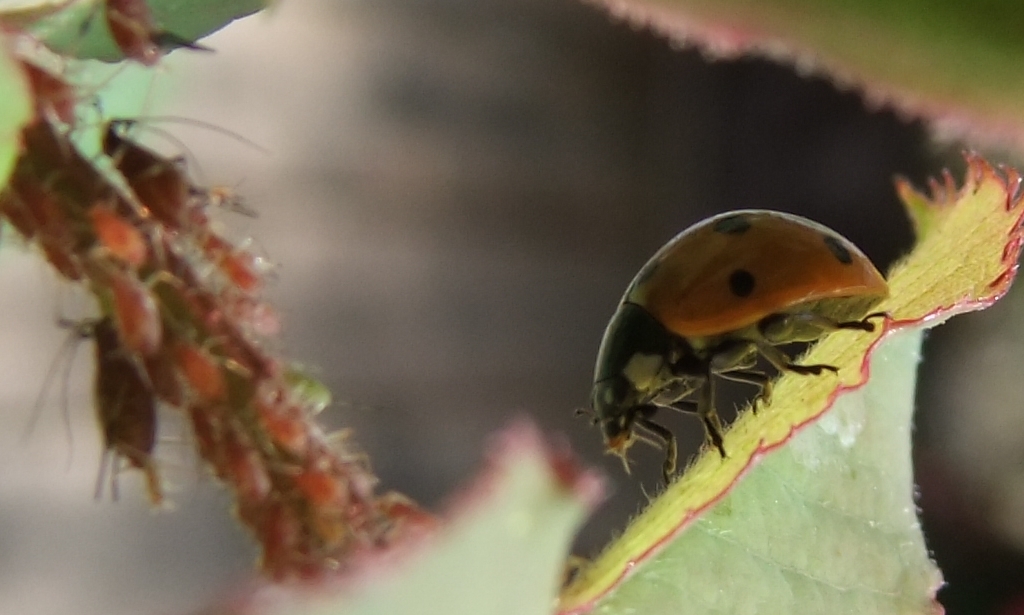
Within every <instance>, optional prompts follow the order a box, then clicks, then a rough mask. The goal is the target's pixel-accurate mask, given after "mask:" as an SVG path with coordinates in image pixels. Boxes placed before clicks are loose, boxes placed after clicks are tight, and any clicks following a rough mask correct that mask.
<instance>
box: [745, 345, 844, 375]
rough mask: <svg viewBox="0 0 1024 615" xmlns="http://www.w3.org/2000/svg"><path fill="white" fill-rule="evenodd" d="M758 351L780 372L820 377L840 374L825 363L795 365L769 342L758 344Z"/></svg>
mask: <svg viewBox="0 0 1024 615" xmlns="http://www.w3.org/2000/svg"><path fill="white" fill-rule="evenodd" d="M756 344H757V351H758V352H760V353H761V356H763V357H764V358H765V359H768V362H769V363H771V364H772V366H773V367H774V368H775V369H777V370H779V371H780V372H792V373H794V374H804V375H809V376H818V375H820V374H823V373H825V372H832V373H833V374H837V373H839V369H838V368H836V367H835V366H834V365H826V364H824V363H822V364H818V365H797V364H796V363H793V361H792V359H790V358H789V356H787V355H786V353H784V352H782V351H781V350H779V349H778V348H776V347H775V346H772V345H771V344H770V343H767V342H756Z"/></svg>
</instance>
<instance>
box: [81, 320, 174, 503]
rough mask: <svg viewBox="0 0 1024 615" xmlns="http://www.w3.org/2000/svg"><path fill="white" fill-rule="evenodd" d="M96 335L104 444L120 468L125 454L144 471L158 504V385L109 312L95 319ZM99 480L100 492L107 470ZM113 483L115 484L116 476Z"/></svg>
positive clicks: (99, 415) (98, 408) (99, 413)
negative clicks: (131, 353) (141, 367)
mask: <svg viewBox="0 0 1024 615" xmlns="http://www.w3.org/2000/svg"><path fill="white" fill-rule="evenodd" d="M92 336H93V338H94V339H95V342H96V392H95V393H96V414H97V418H98V419H99V423H100V428H101V429H102V430H103V447H104V450H105V451H106V453H112V454H113V455H114V460H115V467H114V472H115V473H116V471H117V466H116V462H117V460H118V459H121V458H123V459H125V460H127V461H128V463H129V465H131V466H132V467H135V468H139V469H140V470H142V471H143V472H144V473H145V475H146V484H147V487H148V490H149V498H150V501H151V502H152V503H153V504H154V505H158V504H160V502H161V501H162V500H163V492H162V489H161V485H160V477H159V476H158V474H157V470H156V464H155V463H154V461H153V458H152V453H153V448H154V446H155V445H156V426H157V423H156V398H155V396H154V394H153V390H152V389H151V388H150V386H149V384H148V383H147V382H146V380H145V378H143V376H142V374H140V372H139V370H138V368H137V367H136V363H135V362H134V361H132V360H131V358H130V357H129V355H128V354H126V353H125V352H124V349H123V348H122V345H121V340H120V338H119V336H118V333H117V331H116V330H115V328H114V325H113V323H112V322H111V321H110V319H109V318H104V319H102V320H100V321H98V322H96V323H95V324H94V325H93V327H92ZM106 453H105V454H106ZM114 479H115V480H116V474H115V475H114ZM99 481H100V482H99V483H98V485H97V495H98V494H99V492H100V490H101V489H102V485H103V474H102V472H101V474H100V478H99ZM113 484H114V485H115V489H116V482H115V483H113ZM115 497H116V491H115Z"/></svg>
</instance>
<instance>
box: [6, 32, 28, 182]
mask: <svg viewBox="0 0 1024 615" xmlns="http://www.w3.org/2000/svg"><path fill="white" fill-rule="evenodd" d="M4 42H6V41H4ZM2 47H3V48H2V49H0V92H3V96H0V189H2V188H3V187H4V186H6V185H7V180H8V178H9V177H10V175H11V171H12V170H13V169H14V162H15V160H17V158H18V155H19V154H20V153H21V128H22V127H23V126H24V125H25V124H27V123H28V122H29V120H31V119H32V115H33V110H32V94H31V92H30V91H29V85H28V80H27V79H26V78H25V73H24V71H23V70H22V68H21V64H20V63H19V62H18V61H17V59H16V58H15V57H14V56H13V55H12V53H11V47H10V46H9V45H6V44H5V45H3V46H2Z"/></svg>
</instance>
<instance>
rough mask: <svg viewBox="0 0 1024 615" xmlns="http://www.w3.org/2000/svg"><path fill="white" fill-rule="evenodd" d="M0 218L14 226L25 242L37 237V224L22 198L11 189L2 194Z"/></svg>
mask: <svg viewBox="0 0 1024 615" xmlns="http://www.w3.org/2000/svg"><path fill="white" fill-rule="evenodd" d="M0 216H3V218H4V219H6V220H7V221H8V222H10V223H11V224H13V225H14V228H16V229H17V230H18V232H19V233H21V236H22V237H23V238H25V240H29V239H32V238H33V237H35V235H36V223H35V221H34V220H33V219H32V216H31V215H29V212H28V210H27V209H26V208H25V203H24V202H23V201H22V200H21V197H20V196H19V195H18V194H17V193H16V192H15V191H14V189H13V188H11V187H8V188H7V189H6V190H4V191H3V192H0Z"/></svg>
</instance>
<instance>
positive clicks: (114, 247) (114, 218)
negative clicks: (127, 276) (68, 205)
mask: <svg viewBox="0 0 1024 615" xmlns="http://www.w3.org/2000/svg"><path fill="white" fill-rule="evenodd" d="M89 221H90V223H91V225H92V230H93V232H94V233H95V234H96V239H97V241H98V242H99V244H100V245H101V246H103V249H104V250H106V252H107V253H108V254H110V255H111V256H113V257H114V258H116V259H118V260H120V261H121V262H123V263H124V264H126V265H128V266H129V267H131V268H132V269H138V268H139V267H141V266H142V265H144V264H145V263H146V260H147V259H148V258H149V248H148V247H147V245H146V239H145V237H144V236H143V233H142V231H141V230H139V228H138V227H137V226H136V225H134V224H132V223H131V222H129V221H128V220H126V219H125V218H123V217H122V216H120V215H119V214H118V213H117V212H115V211H114V210H113V209H112V208H110V207H106V206H104V205H101V204H96V205H93V206H92V207H91V208H89Z"/></svg>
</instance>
